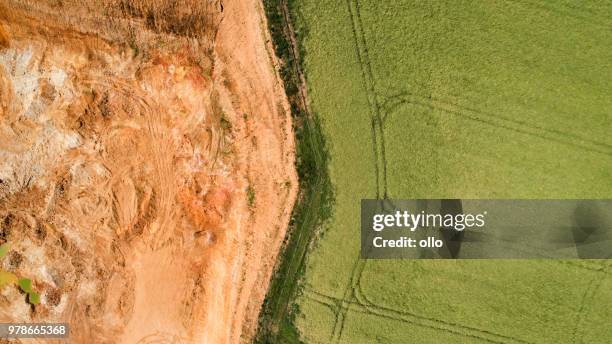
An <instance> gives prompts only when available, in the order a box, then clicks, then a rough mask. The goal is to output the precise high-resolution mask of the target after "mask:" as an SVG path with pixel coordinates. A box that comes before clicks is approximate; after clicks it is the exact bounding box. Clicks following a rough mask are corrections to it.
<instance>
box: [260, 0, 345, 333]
mask: <svg viewBox="0 0 612 344" xmlns="http://www.w3.org/2000/svg"><path fill="white" fill-rule="evenodd" d="M263 3H264V8H265V11H266V16H267V17H268V25H269V28H270V33H271V36H272V40H273V42H274V47H275V52H276V55H277V57H278V58H279V59H280V60H281V62H282V63H281V66H280V74H281V77H282V79H283V82H284V84H285V90H286V93H287V97H288V99H289V102H290V104H291V112H292V116H293V120H294V129H295V136H296V150H297V152H296V153H297V154H296V155H297V162H296V165H297V166H296V167H297V171H298V176H299V180H300V191H299V196H298V201H297V204H296V206H295V208H294V210H293V216H292V218H291V223H290V225H289V229H288V231H287V237H286V239H285V244H284V246H283V249H282V251H281V254H280V256H279V257H280V259H279V262H278V263H277V264H278V265H277V267H276V271H275V274H274V276H273V279H272V281H271V283H270V289H269V290H268V294H267V296H266V299H265V301H264V305H263V307H262V311H261V315H260V319H259V329H258V333H257V336H256V339H255V342H257V343H296V342H299V336H298V332H297V329H296V328H295V326H294V325H293V319H294V317H295V312H296V309H295V308H292V309H290V307H292V301H293V298H294V296H295V295H296V293H297V291H298V288H299V280H300V277H301V276H302V273H303V271H304V261H305V257H306V253H307V251H308V248H309V247H310V245H311V243H312V241H313V240H314V239H315V237H316V235H315V234H316V232H317V228H319V227H320V225H321V224H322V223H323V222H324V221H325V220H326V219H328V218H329V216H330V214H331V205H332V199H333V197H332V188H331V183H330V180H329V175H328V167H327V162H328V153H327V150H326V148H325V141H324V138H323V134H322V132H321V125H320V122H319V119H318V117H317V116H316V115H314V114H312V113H311V112H310V111H309V108H308V99H307V95H306V84H305V80H304V76H303V74H302V71H301V59H300V56H299V46H298V45H297V40H296V38H295V34H294V32H293V28H292V26H291V23H290V20H291V16H290V12H289V6H288V3H287V1H286V0H264V1H263Z"/></svg>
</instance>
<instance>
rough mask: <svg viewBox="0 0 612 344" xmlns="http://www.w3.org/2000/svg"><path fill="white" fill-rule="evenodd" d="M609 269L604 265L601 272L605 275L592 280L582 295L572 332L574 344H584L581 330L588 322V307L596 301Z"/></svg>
mask: <svg viewBox="0 0 612 344" xmlns="http://www.w3.org/2000/svg"><path fill="white" fill-rule="evenodd" d="M607 268H608V266H606V265H605V263H604V264H602V266H601V269H600V270H601V271H602V272H604V274H601V275H599V276H595V277H594V278H593V279H592V280H591V282H589V286H588V287H587V288H586V290H585V291H584V294H583V295H582V299H581V300H580V309H579V310H578V312H577V313H576V326H575V327H574V329H573V331H572V342H573V343H574V344H580V343H584V333H583V331H582V330H581V329H582V328H583V324H584V322H585V320H586V319H585V318H586V316H587V314H586V313H587V305H588V304H590V303H592V302H593V300H594V299H595V295H597V292H598V291H599V288H600V287H601V285H602V284H603V281H604V280H605V277H606V275H605V272H606V271H607V270H608V269H607Z"/></svg>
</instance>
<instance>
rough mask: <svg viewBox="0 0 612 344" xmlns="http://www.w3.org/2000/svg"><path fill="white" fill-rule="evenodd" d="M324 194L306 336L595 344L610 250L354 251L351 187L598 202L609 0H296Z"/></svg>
mask: <svg viewBox="0 0 612 344" xmlns="http://www.w3.org/2000/svg"><path fill="white" fill-rule="evenodd" d="M291 11H292V15H293V17H294V22H295V26H296V29H297V34H298V37H299V38H300V41H301V49H302V51H303V67H304V70H305V75H306V79H307V82H308V91H309V97H310V101H311V107H312V110H313V112H314V113H316V114H317V115H318V116H319V117H320V119H321V123H322V127H323V133H324V136H325V138H326V142H327V145H328V147H329V152H330V155H331V160H330V176H331V181H332V184H333V188H334V194H335V204H334V210H333V216H332V219H331V220H330V221H329V222H328V223H327V225H326V226H325V229H324V235H323V236H322V238H321V239H320V240H319V241H318V242H317V244H316V246H315V247H314V248H313V249H312V250H311V252H309V254H308V258H307V262H306V267H305V275H304V278H303V281H302V285H303V288H302V291H301V293H300V295H299V296H297V297H296V300H295V304H296V305H297V307H298V308H299V311H298V312H297V317H296V319H295V322H294V323H295V325H296V328H297V329H298V331H299V333H300V334H301V340H302V341H303V342H305V343H479V342H483V343H610V342H612V326H610V324H611V323H612V263H611V262H609V261H556V260H548V261H543V260H542V261H534V260H532V261H412V260H393V261H365V260H360V259H358V256H359V204H360V203H359V201H360V199H362V198H383V197H388V198H610V197H612V135H611V133H612V2H610V1H586V2H582V1H569V0H556V1H552V0H549V1H536V0H512V1H459V0H450V1H442V0H440V1H408V0H402V1H391V0H389V1H379V0H359V1H356V0H348V1H339V0H301V1H293V2H292V4H291Z"/></svg>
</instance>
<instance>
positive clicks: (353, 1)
mask: <svg viewBox="0 0 612 344" xmlns="http://www.w3.org/2000/svg"><path fill="white" fill-rule="evenodd" d="M346 5H347V9H348V13H349V16H350V20H351V29H352V33H353V39H354V46H355V55H356V57H357V60H358V62H359V66H360V69H361V77H362V85H363V87H364V90H365V92H366V96H367V101H368V104H369V106H370V122H371V137H372V150H373V154H374V170H375V174H376V198H377V199H381V198H382V199H386V198H387V196H388V193H387V161H386V156H385V135H384V134H385V133H384V128H383V123H382V115H381V107H380V104H379V102H378V95H377V93H376V83H375V78H374V73H373V72H372V66H371V64H370V58H369V51H368V46H367V41H366V38H365V33H364V32H363V27H362V21H361V15H360V13H359V2H358V0H347V1H346ZM365 266H366V261H365V260H363V259H361V257H360V254H359V255H358V256H357V259H356V261H355V263H354V264H353V267H352V269H351V274H350V277H349V280H348V281H347V284H346V287H345V289H344V293H343V302H352V301H353V300H354V299H355V297H356V294H355V287H356V285H357V284H358V283H359V280H360V279H361V274H362V272H363V270H364V268H365ZM347 315H348V307H339V308H337V310H336V312H335V321H334V325H333V329H332V342H335V343H338V342H340V339H341V337H342V332H343V331H344V326H345V323H346V317H347Z"/></svg>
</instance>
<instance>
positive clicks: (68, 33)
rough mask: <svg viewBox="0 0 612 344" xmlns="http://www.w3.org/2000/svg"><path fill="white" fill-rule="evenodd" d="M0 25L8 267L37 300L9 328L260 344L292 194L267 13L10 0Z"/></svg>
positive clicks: (290, 148) (0, 161)
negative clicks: (38, 325) (30, 285)
mask: <svg viewBox="0 0 612 344" xmlns="http://www.w3.org/2000/svg"><path fill="white" fill-rule="evenodd" d="M186 8H187V9H189V11H185V10H184V9H186ZM221 8H222V10H221ZM0 26H1V27H0V220H1V221H0V223H1V228H0V240H2V241H3V242H4V241H8V242H10V243H11V244H12V246H13V251H12V252H11V253H10V254H9V259H8V260H6V261H5V262H3V268H4V269H7V270H10V271H12V272H14V273H16V274H18V275H20V276H27V277H30V278H32V279H33V280H34V281H35V288H36V289H37V290H38V291H40V292H41V294H42V302H41V304H40V305H38V306H36V307H30V306H28V305H27V304H26V303H25V302H24V298H23V297H22V296H21V295H20V292H19V291H18V289H17V288H14V287H7V288H4V289H3V290H1V291H0V321H3V322H6V321H41V322H47V321H48V322H54V321H64V322H70V323H71V326H72V334H71V342H72V343H183V342H185V343H238V342H249V341H250V339H251V338H252V336H253V335H254V333H255V330H256V325H257V317H258V313H259V309H260V307H261V303H262V301H263V298H264V295H265V292H266V289H267V286H268V282H269V279H270V276H271V273H272V269H273V267H274V263H275V261H276V258H277V254H278V252H279V249H280V246H281V244H282V240H283V238H284V236H285V231H286V228H287V225H288V222H289V216H290V214H291V209H292V207H293V204H294V202H295V198H296V192H297V186H298V182H297V177H296V173H295V168H294V160H295V156H294V150H295V147H294V141H293V131H292V123H291V116H290V112H289V105H288V102H287V100H286V98H285V94H284V89H283V86H282V84H281V82H280V79H279V76H278V75H277V72H276V68H275V67H274V65H275V63H276V62H275V61H273V56H274V53H273V51H272V47H271V44H270V39H269V38H268V37H267V28H266V19H265V17H264V15H263V10H262V8H261V4H260V3H259V1H256V0H232V1H227V0H225V1H223V4H222V6H221V3H220V2H219V1H208V2H201V1H197V2H195V1H194V2H192V1H183V2H180V4H179V5H178V6H177V2H171V1H159V2H155V3H152V2H146V1H139V0H133V1H118V0H117V1H114V0H90V1H70V0H67V1H63V2H56V1H9V0H1V1H0Z"/></svg>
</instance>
